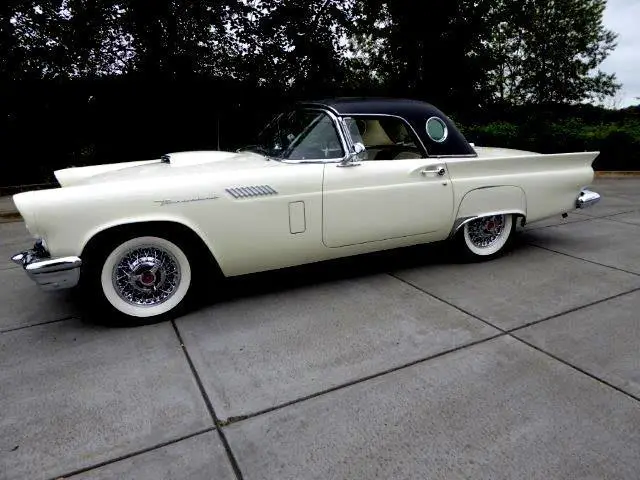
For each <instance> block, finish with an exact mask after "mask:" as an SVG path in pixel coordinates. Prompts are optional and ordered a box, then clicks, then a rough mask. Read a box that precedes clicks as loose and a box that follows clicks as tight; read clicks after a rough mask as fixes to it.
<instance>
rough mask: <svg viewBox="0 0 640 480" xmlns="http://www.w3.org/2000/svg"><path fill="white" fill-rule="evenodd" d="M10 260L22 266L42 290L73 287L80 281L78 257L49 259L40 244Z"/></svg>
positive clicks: (80, 264) (80, 261) (79, 261)
mask: <svg viewBox="0 0 640 480" xmlns="http://www.w3.org/2000/svg"><path fill="white" fill-rule="evenodd" d="M11 260H12V261H13V262H15V263H17V264H18V265H20V266H22V268H24V270H25V272H27V275H29V277H30V278H31V280H33V281H34V282H36V283H37V284H38V285H39V286H40V288H42V289H43V290H60V289H63V288H71V287H75V286H76V285H77V284H78V281H79V280H80V267H81V266H82V260H81V259H80V257H61V258H51V256H50V255H49V252H47V250H46V249H45V248H44V247H43V246H42V243H40V242H37V243H36V244H35V245H34V247H33V249H31V250H26V251H24V252H20V253H17V254H16V255H14V256H13V257H11Z"/></svg>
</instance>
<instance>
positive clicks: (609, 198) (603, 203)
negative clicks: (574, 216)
mask: <svg viewBox="0 0 640 480" xmlns="http://www.w3.org/2000/svg"><path fill="white" fill-rule="evenodd" d="M598 193H600V194H601V195H602V199H601V200H600V201H599V202H598V203H596V204H595V205H593V206H592V207H589V208H585V209H582V210H581V211H580V214H581V215H586V216H589V217H604V216H607V215H615V214H617V213H624V212H629V211H632V210H637V209H639V208H640V199H638V198H636V197H635V196H631V195H629V196H623V195H619V194H616V195H608V194H605V193H602V192H598Z"/></svg>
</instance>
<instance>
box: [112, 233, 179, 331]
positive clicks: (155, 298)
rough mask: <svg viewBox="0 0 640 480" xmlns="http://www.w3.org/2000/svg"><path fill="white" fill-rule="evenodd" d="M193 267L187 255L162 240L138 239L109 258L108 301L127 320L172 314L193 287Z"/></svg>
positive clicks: (116, 250)
mask: <svg viewBox="0 0 640 480" xmlns="http://www.w3.org/2000/svg"><path fill="white" fill-rule="evenodd" d="M191 270H192V269H191V265H190V263H189V259H188V258H187V255H186V254H185V253H184V251H183V250H182V249H181V248H180V247H179V246H178V245H176V244H175V243H173V242H171V241H169V240H167V239H165V238H160V237H154V236H144V237H135V238H131V239H130V240H127V241H124V242H122V243H119V244H118V245H116V246H115V247H114V248H112V249H111V251H110V252H109V253H108V254H107V256H106V259H105V260H104V263H103V264H102V268H101V271H100V285H101V287H102V293H103V294H104V297H105V299H106V300H107V301H108V302H109V304H111V306H112V307H113V308H115V309H116V310H117V311H118V312H120V313H121V314H123V315H125V316H127V317H135V318H148V319H152V318H155V317H160V316H163V315H166V314H168V313H169V312H171V311H172V310H174V309H175V308H176V307H178V305H180V303H181V302H182V301H183V300H184V298H185V297H186V296H187V293H188V292H189V288H190V286H191V278H192V275H191Z"/></svg>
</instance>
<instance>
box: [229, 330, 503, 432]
mask: <svg viewBox="0 0 640 480" xmlns="http://www.w3.org/2000/svg"><path fill="white" fill-rule="evenodd" d="M504 336H506V332H500V333H496V334H494V335H491V336H489V337H487V338H482V339H480V340H475V341H473V342H469V343H465V344H463V345H459V346H457V347H453V348H449V349H447V350H444V351H442V352H438V353H434V354H433V355H429V356H428V357H423V358H419V359H417V360H412V361H410V362H407V363H403V364H402V365H398V366H395V367H391V368H389V369H387V370H383V371H382V372H377V373H373V374H371V375H367V376H365V377H360V378H358V379H355V380H350V381H348V382H344V383H341V384H339V385H335V386H333V387H331V388H327V389H325V390H321V391H319V392H315V393H312V394H310V395H305V396H303V397H299V398H296V399H294V400H290V401H288V402H284V403H281V404H278V405H275V406H273V407H269V408H265V409H263V410H258V411H257V412H253V413H248V414H246V415H238V416H235V417H229V418H228V419H227V420H226V421H224V422H222V423H221V426H222V427H226V426H229V425H233V424H235V423H238V422H241V421H243V420H248V419H250V418H254V417H257V416H260V415H264V414H267V413H271V412H275V411H277V410H282V409H283V408H286V407H289V406H291V405H295V404H297V403H300V402H304V401H307V400H311V399H313V398H317V397H321V396H323V395H327V394H329V393H333V392H335V391H337V390H342V389H343V388H348V387H351V386H353V385H358V384H360V383H363V382H366V381H369V380H373V379H375V378H378V377H382V376H384V375H388V374H390V373H394V372H397V371H399V370H403V369H405V368H409V367H413V366H415V365H418V364H420V363H423V362H428V361H429V360H434V359H436V358H439V357H443V356H445V355H448V354H450V353H455V352H457V351H460V350H464V349H465V348H470V347H475V346H476V345H479V344H481V343H485V342H489V341H491V340H495V339H496V338H499V337H504Z"/></svg>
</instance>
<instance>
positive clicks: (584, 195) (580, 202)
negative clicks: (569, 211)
mask: <svg viewBox="0 0 640 480" xmlns="http://www.w3.org/2000/svg"><path fill="white" fill-rule="evenodd" d="M599 201H600V194H599V193H596V192H592V191H591V190H587V189H586V188H585V189H583V190H581V191H580V194H579V195H578V198H577V199H576V208H587V207H590V206H591V205H594V204H596V203H598V202H599Z"/></svg>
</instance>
